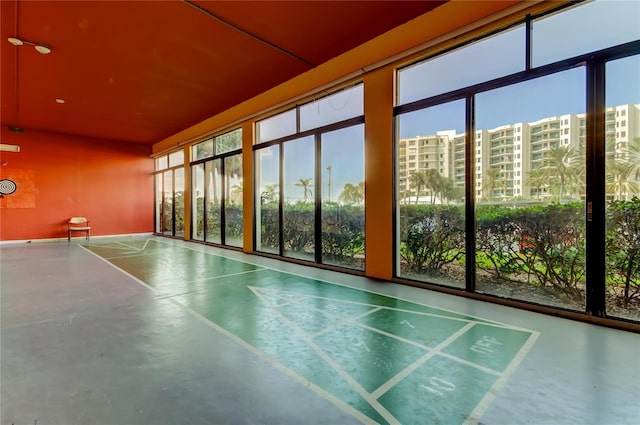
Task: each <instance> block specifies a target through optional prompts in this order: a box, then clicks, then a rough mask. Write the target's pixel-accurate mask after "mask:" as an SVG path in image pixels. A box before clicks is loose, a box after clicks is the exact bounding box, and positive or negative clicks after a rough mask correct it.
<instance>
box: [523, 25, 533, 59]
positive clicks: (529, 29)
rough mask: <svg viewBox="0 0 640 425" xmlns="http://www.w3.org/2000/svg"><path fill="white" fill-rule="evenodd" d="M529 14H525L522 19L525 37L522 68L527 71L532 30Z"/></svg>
mask: <svg viewBox="0 0 640 425" xmlns="http://www.w3.org/2000/svg"><path fill="white" fill-rule="evenodd" d="M532 22H533V21H532V19H531V15H527V16H526V18H525V21H524V25H525V32H524V33H525V39H524V46H525V48H524V50H525V51H524V69H525V70H526V71H529V70H530V69H531V36H532V31H533V25H532Z"/></svg>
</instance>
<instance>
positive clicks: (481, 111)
mask: <svg viewBox="0 0 640 425" xmlns="http://www.w3.org/2000/svg"><path fill="white" fill-rule="evenodd" d="M638 16H640V3H637V2H608V1H604V0H598V1H595V2H586V3H583V4H578V5H574V6H573V7H568V8H563V9H559V10H556V11H554V12H553V13H549V14H546V15H544V16H536V17H527V18H526V19H525V20H524V21H523V22H522V23H520V24H516V25H513V26H511V27H509V28H506V29H504V30H502V31H497V32H494V33H493V34H490V35H489V36H487V37H485V38H483V39H479V40H475V41H474V42H471V43H469V44H466V45H464V46H462V47H460V48H457V49H453V50H451V51H447V52H445V53H443V54H441V55H439V56H434V57H430V58H427V59H426V60H424V61H421V62H418V63H415V64H412V65H410V66H406V67H404V68H402V69H400V70H399V71H398V78H397V84H398V87H397V102H396V105H397V106H396V107H395V109H394V113H395V116H396V140H395V149H396V173H395V179H396V250H395V258H396V275H397V276H399V277H401V278H405V279H411V280H415V281H423V282H428V283H434V284H439V285H445V286H452V287H458V288H465V289H466V290H467V291H476V292H480V293H486V294H491V295H495V296H499V297H504V298H510V299H516V300H521V301H526V302H530V303H535V304H542V305H549V306H554V307H559V308H563V309H567V310H574V311H583V312H584V311H586V312H588V313H590V314H594V315H603V314H605V311H606V314H607V315H609V316H617V317H623V318H628V319H633V320H640V299H639V298H640V290H639V289H640V277H639V276H640V239H639V238H638V236H637V235H638V233H639V230H640V208H638V207H639V206H640V204H639V203H638V199H637V197H635V196H637V195H638V194H639V193H640V187H639V186H638V185H639V184H640V172H639V171H638V164H640V160H639V158H637V149H636V147H637V146H635V144H637V143H635V142H637V140H636V139H638V140H640V137H639V136H638V135H639V134H640V133H639V128H640V89H639V79H640V77H639V75H640V65H639V63H640V61H638V57H639V56H638V54H639V53H640V26H639V25H638ZM593 28H598V31H594V30H593ZM568 29H570V30H568ZM605 158H606V160H605ZM605 161H606V167H605ZM605 169H606V173H605ZM605 174H606V175H605ZM605 268H606V273H605V272H604V270H605Z"/></svg>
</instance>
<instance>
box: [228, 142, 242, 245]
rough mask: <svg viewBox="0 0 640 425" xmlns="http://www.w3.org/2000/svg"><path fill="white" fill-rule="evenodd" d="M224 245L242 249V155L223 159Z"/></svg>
mask: <svg viewBox="0 0 640 425" xmlns="http://www.w3.org/2000/svg"><path fill="white" fill-rule="evenodd" d="M224 175H225V179H224V181H225V202H224V222H225V230H224V243H225V245H230V246H237V247H242V225H243V222H242V154H238V155H233V156H229V157H226V158H225V159H224Z"/></svg>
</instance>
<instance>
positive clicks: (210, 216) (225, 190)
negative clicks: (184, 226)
mask: <svg viewBox="0 0 640 425" xmlns="http://www.w3.org/2000/svg"><path fill="white" fill-rule="evenodd" d="M191 182H192V207H191V211H192V212H191V215H192V226H191V229H192V230H191V238H192V239H194V240H199V241H203V242H209V243H215V244H222V245H228V246H234V247H242V235H243V229H242V223H243V221H242V220H243V209H242V208H243V206H242V199H243V198H242V190H243V189H242V188H243V185H242V130H241V129H237V130H233V131H230V132H228V133H224V134H221V135H219V136H216V137H213V138H211V139H208V140H205V141H203V142H200V143H198V144H196V145H194V146H192V162H191Z"/></svg>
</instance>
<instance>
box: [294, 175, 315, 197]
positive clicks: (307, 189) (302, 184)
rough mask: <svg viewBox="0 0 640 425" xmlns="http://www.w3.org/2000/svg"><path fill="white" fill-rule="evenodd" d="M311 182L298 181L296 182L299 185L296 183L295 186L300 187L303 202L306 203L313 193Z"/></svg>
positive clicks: (308, 180)
mask: <svg viewBox="0 0 640 425" xmlns="http://www.w3.org/2000/svg"><path fill="white" fill-rule="evenodd" d="M311 180H312V179H300V180H298V182H299V183H296V184H295V185H296V186H300V187H302V190H303V196H304V202H307V200H308V199H309V197H311V196H312V195H313V192H311V189H310V188H311V186H313V185H312V184H311Z"/></svg>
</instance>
